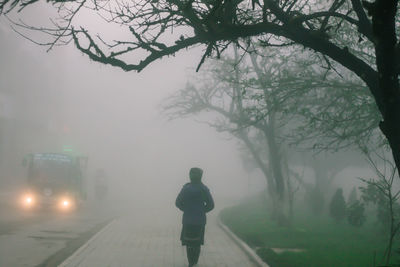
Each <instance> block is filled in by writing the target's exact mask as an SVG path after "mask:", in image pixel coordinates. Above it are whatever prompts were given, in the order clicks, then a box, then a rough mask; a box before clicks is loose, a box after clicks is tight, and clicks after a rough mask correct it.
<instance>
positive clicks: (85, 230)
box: [0, 206, 110, 267]
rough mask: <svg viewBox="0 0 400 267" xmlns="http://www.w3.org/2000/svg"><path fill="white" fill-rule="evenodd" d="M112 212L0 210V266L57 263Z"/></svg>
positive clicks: (107, 218)
mask: <svg viewBox="0 0 400 267" xmlns="http://www.w3.org/2000/svg"><path fill="white" fill-rule="evenodd" d="M109 218H110V215H106V214H102V213H98V212H93V210H87V209H86V210H82V211H80V212H76V213H71V214H64V215H63V216H60V215H59V214H54V213H51V212H37V213H21V212H17V211H16V210H15V209H12V208H11V207H8V208H7V209H5V208H4V206H3V208H2V209H1V210H0V267H20V266H21V267H22V266H57V264H58V263H60V262H62V261H63V260H64V259H65V258H66V257H67V256H69V255H70V254H71V253H72V252H73V251H74V250H76V249H77V248H79V246H81V245H82V244H83V243H84V242H86V241H87V240H88V239H89V238H90V237H91V236H92V235H93V234H95V232H97V231H98V230H99V229H101V228H102V226H104V224H105V222H107V220H109Z"/></svg>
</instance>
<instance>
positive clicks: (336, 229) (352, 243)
mask: <svg viewBox="0 0 400 267" xmlns="http://www.w3.org/2000/svg"><path fill="white" fill-rule="evenodd" d="M265 206H266V204H265V202H263V201H262V200H261V198H252V199H249V200H247V201H245V202H243V203H242V204H240V205H238V206H235V207H231V208H227V209H224V210H223V211H222V212H221V220H222V222H223V223H224V224H225V225H227V226H228V227H229V228H230V229H231V230H232V231H233V232H234V233H235V234H236V235H237V236H239V237H240V238H241V239H242V240H244V241H245V242H246V243H247V244H248V245H249V246H250V247H252V248H253V249H255V250H256V252H257V254H258V255H259V256H260V257H261V258H262V259H263V260H264V261H265V262H267V263H268V264H269V265H270V266H271V267H363V266H374V262H375V264H376V265H375V266H383V265H382V264H381V263H382V258H383V255H384V251H385V248H386V237H387V236H386V235H385V234H384V232H383V231H382V228H381V227H379V225H377V224H376V223H375V222H374V218H372V217H371V218H369V222H368V223H366V224H365V225H364V226H362V227H360V228H356V227H353V226H351V225H349V224H347V222H346V221H343V222H341V223H336V222H334V221H333V220H331V219H330V218H329V217H327V216H323V215H322V216H314V215H312V214H309V213H308V212H305V211H304V210H303V211H301V209H298V210H297V212H296V214H295V217H294V220H293V223H292V226H291V227H281V226H278V225H277V224H276V223H275V222H273V221H271V219H270V218H269V213H268V212H267V210H266V208H265ZM273 248H282V249H301V250H303V251H302V252H291V251H285V252H282V253H276V252H274V250H273ZM397 248H398V246H395V250H397ZM399 262H400V257H399V254H398V253H396V252H394V253H393V257H392V265H391V266H400V265H399V264H398V263H399ZM396 263H397V264H396Z"/></svg>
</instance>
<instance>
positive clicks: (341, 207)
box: [329, 188, 346, 222]
mask: <svg viewBox="0 0 400 267" xmlns="http://www.w3.org/2000/svg"><path fill="white" fill-rule="evenodd" d="M329 213H330V215H331V217H332V218H333V219H335V220H336V221H337V222H340V221H342V220H343V219H344V218H345V217H346V202H345V201H344V197H343V190H342V189H341V188H339V189H338V190H336V193H335V195H333V197H332V200H331V203H330V205H329Z"/></svg>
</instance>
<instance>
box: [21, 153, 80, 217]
mask: <svg viewBox="0 0 400 267" xmlns="http://www.w3.org/2000/svg"><path fill="white" fill-rule="evenodd" d="M87 160H88V158H87V157H81V156H71V155H67V154H59V153H34V154H29V155H27V156H26V157H25V158H24V161H23V165H24V166H25V167H26V169H27V180H26V190H25V192H24V194H23V196H22V200H21V202H22V203H21V204H22V206H23V207H24V208H26V209H57V210H61V211H69V210H74V209H76V208H78V207H80V206H81V205H82V203H83V202H84V201H85V200H86V194H87V193H86V182H85V170H86V167H87Z"/></svg>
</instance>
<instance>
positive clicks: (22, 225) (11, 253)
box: [0, 201, 255, 267]
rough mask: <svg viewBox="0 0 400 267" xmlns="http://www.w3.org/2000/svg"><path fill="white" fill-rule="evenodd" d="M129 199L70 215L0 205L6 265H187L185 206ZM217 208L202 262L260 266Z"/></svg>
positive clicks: (0, 248) (1, 266)
mask: <svg viewBox="0 0 400 267" xmlns="http://www.w3.org/2000/svg"><path fill="white" fill-rule="evenodd" d="M127 203H130V205H128V206H127V207H124V208H123V209H121V208H118V211H115V210H114V211H110V209H109V210H108V212H104V211H103V210H104V209H102V207H101V208H100V210H96V209H94V210H93V209H86V210H83V211H81V212H77V213H72V214H70V215H64V216H59V215H54V214H51V213H50V214H46V213H44V214H43V213H42V214H41V213H33V214H21V213H17V212H15V210H13V209H11V210H10V209H0V267H20V266H21V267H23V266H32V267H38V266H40V267H47V266H58V265H59V264H61V266H62V267H72V266H90V267H92V266H96V267H102V266H105V267H106V266H107V267H108V266H110V267H122V266H123V267H125V266H126V267H136V266H137V267H148V266H156V267H162V266H166V267H173V266H177V267H184V266H187V260H186V253H185V250H184V247H182V246H181V245H180V242H179V234H180V226H181V212H180V211H179V210H177V209H176V208H174V207H173V205H171V203H170V202H166V201H165V202H160V201H158V202H154V201H153V202H151V203H142V202H140V201H136V202H127ZM219 208H221V207H219ZM114 209H115V207H114ZM116 214H118V217H116ZM217 214H218V211H213V212H212V213H211V215H210V216H209V217H208V223H207V227H206V238H205V245H204V246H203V247H202V253H201V256H200V260H199V265H198V266H199V267H224V266H229V267H235V266H236V267H252V266H255V265H254V264H253V263H252V262H251V261H250V260H249V258H248V257H247V256H246V254H245V253H244V252H243V251H242V250H241V249H240V248H239V247H238V246H237V245H236V243H234V242H233V241H232V240H231V238H230V237H228V236H227V235H226V233H225V232H224V231H223V230H222V229H221V228H220V227H219V226H218V225H217V219H216V218H217V216H216V215H217ZM111 217H113V218H114V219H112V220H111V222H110V218H111ZM105 222H110V223H109V224H107V226H105V225H106V224H105ZM104 226H105V227H104ZM100 229H101V230H100ZM99 230H100V231H99ZM98 231H99V232H98ZM96 232H97V233H96ZM88 240H89V241H88ZM87 241H88V242H87Z"/></svg>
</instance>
